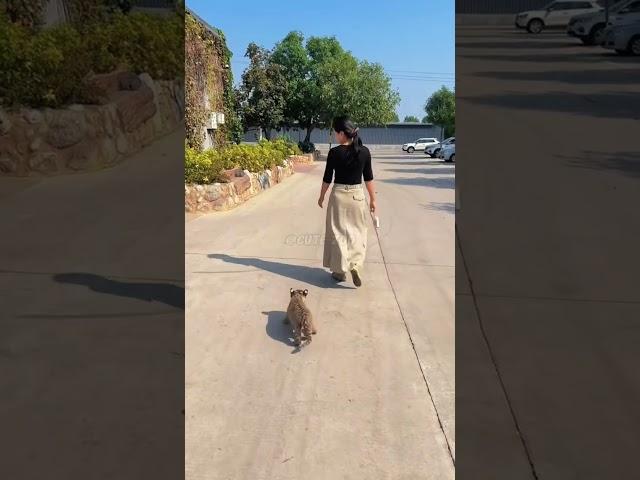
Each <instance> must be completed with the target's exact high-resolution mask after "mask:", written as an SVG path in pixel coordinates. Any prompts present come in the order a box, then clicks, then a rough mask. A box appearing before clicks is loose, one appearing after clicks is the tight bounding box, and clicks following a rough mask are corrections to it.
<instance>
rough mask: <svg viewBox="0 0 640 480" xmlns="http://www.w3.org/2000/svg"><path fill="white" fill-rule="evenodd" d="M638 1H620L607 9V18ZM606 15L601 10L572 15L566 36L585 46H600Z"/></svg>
mask: <svg viewBox="0 0 640 480" xmlns="http://www.w3.org/2000/svg"><path fill="white" fill-rule="evenodd" d="M636 1H640V0H622V1H619V2H617V3H616V4H614V5H612V6H611V7H610V8H609V18H611V16H612V15H613V14H615V13H616V12H618V11H619V10H621V9H623V8H624V7H625V6H627V5H629V4H630V3H635V2H636ZM606 23H607V15H606V13H605V11H604V9H603V8H601V9H600V10H598V11H597V12H591V13H582V14H580V15H574V16H573V17H571V20H569V24H568V25H567V35H569V36H570V37H575V38H578V39H580V40H581V41H582V43H584V44H585V45H600V44H601V43H602V41H603V40H604V36H603V33H604V29H605V27H606V26H607V25H606Z"/></svg>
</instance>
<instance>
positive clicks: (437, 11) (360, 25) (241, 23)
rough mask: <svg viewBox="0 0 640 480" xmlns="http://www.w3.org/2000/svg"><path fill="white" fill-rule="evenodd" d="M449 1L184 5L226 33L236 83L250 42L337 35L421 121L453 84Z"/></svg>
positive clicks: (252, 0)
mask: <svg viewBox="0 0 640 480" xmlns="http://www.w3.org/2000/svg"><path fill="white" fill-rule="evenodd" d="M454 4H455V2H453V1H452V0H405V1H393V0H369V1H366V0H357V1H348V0H347V1H336V0H323V1H311V2H294V1H288V2H284V1H280V2H277V1H275V2H274V1H264V0H262V1H257V0H244V1H240V2H233V1H228V0H217V1H215V2H212V1H211V0H190V1H187V6H188V7H189V8H190V9H191V10H193V11H194V12H195V13H196V14H198V15H199V16H200V17H202V18H203V19H204V20H205V21H207V22H208V23H209V24H211V25H212V26H214V27H217V28H220V29H221V30H222V31H224V33H225V36H226V37H227V45H228V47H229V48H230V49H231V51H232V52H233V60H232V65H231V66H232V68H233V75H234V79H235V81H236V82H238V81H239V79H240V76H241V75H242V72H243V70H244V69H245V68H246V66H247V64H248V61H247V59H246V58H245V57H244V53H245V51H246V48H247V45H248V44H249V43H250V42H255V43H257V44H258V45H261V46H263V47H265V48H269V49H270V48H273V46H274V45H275V43H276V42H278V41H279V40H281V39H282V38H283V37H284V36H285V35H286V34H287V33H289V32H290V31H292V30H297V31H300V32H302V34H303V35H304V36H305V38H308V37H310V36H335V37H336V38H337V39H338V40H339V41H340V43H341V44H342V46H343V48H345V49H346V50H349V51H351V53H353V55H354V56H355V57H357V58H359V59H362V60H368V61H370V62H378V63H380V64H382V66H383V67H384V68H385V70H386V71H387V73H388V74H389V75H390V76H391V77H392V83H393V87H394V88H395V89H397V90H398V91H399V92H400V96H401V98H402V100H401V102H400V105H399V106H398V110H397V112H398V116H399V117H400V120H402V119H403V118H404V116H405V115H415V116H417V117H418V118H420V119H421V118H422V117H423V116H424V115H425V113H424V104H425V102H426V100H427V98H428V96H429V95H430V94H431V93H433V92H434V91H435V90H437V89H438V88H440V86H442V85H447V86H448V87H449V88H453V87H454V80H453V79H454V73H455V40H454V36H455V33H454V32H455V26H454V24H455V23H454Z"/></svg>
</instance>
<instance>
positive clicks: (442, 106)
mask: <svg viewBox="0 0 640 480" xmlns="http://www.w3.org/2000/svg"><path fill="white" fill-rule="evenodd" d="M424 109H425V112H427V116H426V119H427V120H428V121H429V122H430V123H433V124H435V125H439V126H441V127H443V128H444V132H445V133H444V135H445V137H451V136H453V135H455V131H456V96H455V92H453V91H452V90H449V89H448V88H447V87H445V86H442V87H440V89H439V90H438V91H436V92H434V93H433V94H432V95H431V96H430V97H429V99H428V100H427V103H426V105H425V107H424Z"/></svg>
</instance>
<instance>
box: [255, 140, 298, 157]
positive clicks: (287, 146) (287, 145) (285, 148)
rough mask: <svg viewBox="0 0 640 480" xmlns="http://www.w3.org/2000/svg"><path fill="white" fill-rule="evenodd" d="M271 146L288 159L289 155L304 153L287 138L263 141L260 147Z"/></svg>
mask: <svg viewBox="0 0 640 480" xmlns="http://www.w3.org/2000/svg"><path fill="white" fill-rule="evenodd" d="M266 144H271V146H272V148H275V149H276V150H278V151H280V152H282V154H283V155H284V156H285V157H286V156H289V155H300V154H301V153H302V152H301V151H300V148H299V147H298V145H296V144H295V143H293V142H292V141H291V140H289V139H286V138H282V137H280V138H277V139H275V140H271V141H269V140H261V141H260V145H266Z"/></svg>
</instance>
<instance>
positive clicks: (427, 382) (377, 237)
mask: <svg viewBox="0 0 640 480" xmlns="http://www.w3.org/2000/svg"><path fill="white" fill-rule="evenodd" d="M367 205H368V202H367ZM374 230H375V232H376V239H377V240H378V248H379V249H380V255H381V256H382V264H383V265H384V270H385V272H386V273H387V280H388V282H389V285H390V286H391V292H392V293H393V298H394V299H395V301H396V305H397V306H398V311H399V312H400V317H401V318H402V323H404V328H405V329H406V331H407V335H408V337H409V342H411V348H412V349H413V353H414V355H415V356H416V360H417V362H418V368H419V369H420V373H421V374H422V379H423V380H424V384H425V386H426V387H427V394H428V395H429V399H430V400H431V405H433V410H434V411H435V412H436V419H437V420H438V425H439V427H440V431H441V432H442V436H443V437H444V440H445V442H446V444H447V450H448V451H449V459H450V460H451V463H452V464H453V467H454V468H455V466H456V459H455V457H454V456H453V451H452V450H451V443H450V442H449V438H448V437H447V434H446V433H445V431H444V424H443V423H442V418H441V417H440V412H438V407H437V406H436V402H435V400H434V398H433V394H432V393H431V388H430V387H429V381H428V380H427V376H426V374H425V373H424V369H423V368H422V363H421V362H420V357H419V355H418V351H417V350H416V345H415V343H414V341H413V337H412V336H411V330H410V329H409V325H408V324H407V321H406V319H405V318H404V312H403V311H402V307H401V306H400V300H398V295H397V294H396V289H395V287H394V286H393V282H392V281H391V274H390V273H389V267H388V265H389V264H387V262H386V260H385V257H384V251H383V250H382V243H381V242H380V236H379V235H378V229H377V228H375V227H374Z"/></svg>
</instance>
